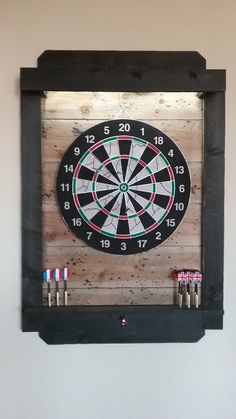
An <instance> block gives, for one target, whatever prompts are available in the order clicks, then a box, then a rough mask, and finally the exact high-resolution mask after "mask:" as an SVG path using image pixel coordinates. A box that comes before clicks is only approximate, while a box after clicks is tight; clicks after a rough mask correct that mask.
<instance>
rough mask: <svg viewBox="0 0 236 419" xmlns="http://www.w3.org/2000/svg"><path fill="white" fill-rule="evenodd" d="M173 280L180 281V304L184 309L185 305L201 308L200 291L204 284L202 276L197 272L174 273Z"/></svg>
mask: <svg viewBox="0 0 236 419" xmlns="http://www.w3.org/2000/svg"><path fill="white" fill-rule="evenodd" d="M173 278H174V279H175V280H176V281H178V304H179V307H180V308H182V307H183V304H184V303H185V305H186V306H187V307H188V308H190V307H191V305H192V303H193V302H194V305H195V307H196V308H198V307H199V299H200V296H199V291H200V285H201V282H202V274H201V272H200V271H197V270H182V271H174V272H173Z"/></svg>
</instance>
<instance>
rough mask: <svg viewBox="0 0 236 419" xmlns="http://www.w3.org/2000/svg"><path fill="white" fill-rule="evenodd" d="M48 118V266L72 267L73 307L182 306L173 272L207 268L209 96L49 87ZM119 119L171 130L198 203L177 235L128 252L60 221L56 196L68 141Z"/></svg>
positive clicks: (192, 203)
mask: <svg viewBox="0 0 236 419" xmlns="http://www.w3.org/2000/svg"><path fill="white" fill-rule="evenodd" d="M150 104H151V106H150ZM104 116H105V119H104ZM42 118H43V121H42V161H43V165H42V180H43V188H42V195H43V196H42V199H43V240H44V248H43V264H44V267H45V268H52V269H53V268H55V267H64V266H69V267H71V268H72V277H71V280H70V282H69V284H68V286H69V294H70V295H69V299H68V304H69V305H77V304H80V305H107V304H108V305H109V304H111V305H117V304H118V305H122V304H124V305H125V304H174V303H176V284H175V282H174V281H173V279H172V272H173V270H175V269H177V270H179V269H183V268H190V267H191V268H193V269H201V181H202V135H203V134H202V133H203V128H202V101H201V100H200V99H199V98H198V97H197V96H196V94H195V93H181V94H179V93H126V92H123V93H122V92H115V93H110V92H48V94H47V98H46V99H45V100H43V102H42ZM115 118H120V119H121V118H127V119H129V118H131V119H139V120H142V121H144V122H146V123H149V124H151V125H153V126H155V127H157V128H159V129H160V130H162V131H164V132H165V133H166V134H167V135H168V136H169V137H170V138H172V139H173V140H174V141H175V142H176V144H177V145H178V146H179V148H180V149H181V150H182V152H183V154H184V156H185V158H186V160H187V162H188V165H189V168H190V171H191V179H192V188H191V201H190V204H189V207H188V210H187V213H186V216H185V218H184V220H183V221H182V223H181V225H180V226H179V228H178V229H177V230H176V232H175V233H174V234H173V236H172V237H170V238H169V239H168V240H166V241H165V242H164V243H163V244H162V245H160V246H159V247H156V248H154V249H151V250H149V251H148V252H145V253H140V254H136V255H127V256H125V257H124V256H123V255H110V254H107V253H104V252H99V251H97V250H96V249H93V248H90V247H89V246H87V244H85V243H84V242H83V241H81V240H79V239H77V238H76V237H75V236H74V235H73V234H72V233H71V232H70V231H69V230H68V228H67V226H66V225H65V224H64V222H63V220H62V219H61V217H60V214H59V211H58V207H57V203H56V195H55V192H56V191H55V182H56V174H57V170H58V166H59V163H60V160H61V158H62V156H63V154H64V152H65V151H66V149H67V148H68V147H69V145H70V144H71V143H72V142H73V141H74V140H75V139H76V138H77V137H78V136H79V135H80V134H81V133H82V132H84V130H86V129H88V128H90V127H91V126H93V125H96V124H97V123H100V122H102V121H104V120H108V119H115ZM45 285H46V284H44V297H45V299H44V304H46V287H45ZM54 286H55V284H52V287H54ZM60 286H61V287H62V286H63V284H60Z"/></svg>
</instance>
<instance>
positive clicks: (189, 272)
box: [185, 271, 192, 308]
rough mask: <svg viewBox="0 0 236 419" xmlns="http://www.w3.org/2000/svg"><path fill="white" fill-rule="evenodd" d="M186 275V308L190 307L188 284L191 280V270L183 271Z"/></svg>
mask: <svg viewBox="0 0 236 419" xmlns="http://www.w3.org/2000/svg"><path fill="white" fill-rule="evenodd" d="M185 275H186V284H187V285H186V287H187V289H186V305H187V307H188V308H190V306H191V300H190V284H191V282H192V272H191V271H186V272H185Z"/></svg>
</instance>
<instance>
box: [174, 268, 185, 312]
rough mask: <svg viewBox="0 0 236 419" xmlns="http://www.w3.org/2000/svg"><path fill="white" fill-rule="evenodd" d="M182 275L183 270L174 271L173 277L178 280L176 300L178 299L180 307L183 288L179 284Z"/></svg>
mask: <svg viewBox="0 0 236 419" xmlns="http://www.w3.org/2000/svg"><path fill="white" fill-rule="evenodd" d="M182 276H183V271H175V272H174V274H173V277H174V279H175V280H176V281H178V287H179V290H178V300H179V307H180V308H182V306H183V288H182V284H181V279H182Z"/></svg>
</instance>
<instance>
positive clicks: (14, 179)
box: [0, 0, 236, 419]
mask: <svg viewBox="0 0 236 419" xmlns="http://www.w3.org/2000/svg"><path fill="white" fill-rule="evenodd" d="M235 13H236V3H235V1H234V0H225V1H221V0H192V1H191V0H178V1H176V2H175V1H171V0H146V1H140V0H136V1H135V0H119V1H113V0H110V1H109V0H107V1H106V0H100V1H99V0H97V1H95V0H94V1H92V0H90V1H89V0H87V1H86V0H84V1H82V0H77V1H76V0H74V1H73V0H67V1H63V0H57V1H56V0H51V1H50V0H48V1H47V0H41V1H39V0H37V1H36V0H0V60H1V62H0V97H1V100H0V138H1V165H0V184H1V207H0V208H1V221H0V222H1V239H2V240H1V244H0V254H1V265H2V269H1V288H0V295H1V297H0V302H1V303H0V310H1V321H0V324H1V331H0V400H1V402H0V418H1V419H41V418H43V419H49V418H50V419H54V418H55V419H65V418H68V419H74V418H80V419H121V418H122V419H156V418H160V419H173V418H175V419H178V418H182V419H185V418H191V419H197V418H202V419H205V418H207V419H222V418H223V417H224V418H226V419H235V418H236V396H235V395H236V385H235V382H236V379H235V373H236V325H235V320H236V266H235V260H236V258H235V249H236V225H235V216H234V213H235V208H236V193H235V181H236V173H235V172H236V164H235V151H236V141H235V126H234V125H235V124H234V122H235V112H236V105H235V95H236V76H235V75H236V49H235V42H236V25H235ZM45 49H153V50H198V51H199V52H200V53H201V54H202V55H203V56H204V57H206V58H207V62H208V68H226V69H227V138H226V141H227V142H226V144H227V147H226V223H225V224H226V229H225V232H226V238H225V310H226V314H225V322H224V331H223V332H222V331H208V332H207V333H206V336H205V337H204V338H203V339H202V340H201V341H200V342H199V343H197V344H144V345H88V346H82V345H77V346H70V345H68V346H47V345H46V344H45V343H44V342H43V341H41V340H40V339H39V338H38V336H37V334H36V333H29V334H26V333H24V334H23V333H21V331H20V164H19V161H20V160H19V159H20V154H19V150H20V138H19V87H18V83H19V67H31V66H32V67H33V66H35V64H36V58H37V57H38V56H39V55H40V54H41V52H42V51H44V50H45Z"/></svg>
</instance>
